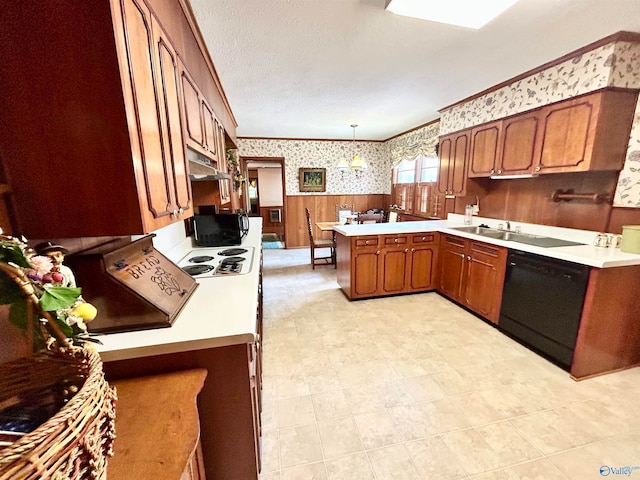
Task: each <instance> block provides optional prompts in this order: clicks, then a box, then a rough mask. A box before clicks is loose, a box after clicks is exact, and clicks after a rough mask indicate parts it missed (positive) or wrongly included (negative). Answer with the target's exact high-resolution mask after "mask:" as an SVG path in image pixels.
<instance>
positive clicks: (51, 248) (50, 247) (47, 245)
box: [34, 242, 69, 255]
mask: <svg viewBox="0 0 640 480" xmlns="http://www.w3.org/2000/svg"><path fill="white" fill-rule="evenodd" d="M34 249H35V251H36V252H37V253H38V255H46V254H47V253H51V252H61V253H62V254H63V255H66V254H67V253H69V250H67V249H66V248H64V247H63V246H62V245H56V244H55V243H53V242H42V243H39V244H38V245H36V246H35V247H34Z"/></svg>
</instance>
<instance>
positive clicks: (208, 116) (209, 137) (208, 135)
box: [201, 100, 219, 168]
mask: <svg viewBox="0 0 640 480" xmlns="http://www.w3.org/2000/svg"><path fill="white" fill-rule="evenodd" d="M201 106H202V130H203V131H204V148H205V150H207V152H208V155H207V156H208V157H210V158H211V161H212V162H213V167H214V168H219V157H218V140H217V135H218V129H217V128H216V121H215V116H214V115H213V110H211V107H209V104H208V103H207V102H205V101H204V100H202V101H201Z"/></svg>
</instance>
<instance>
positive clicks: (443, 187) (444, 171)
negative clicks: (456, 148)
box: [438, 136, 453, 195]
mask: <svg viewBox="0 0 640 480" xmlns="http://www.w3.org/2000/svg"><path fill="white" fill-rule="evenodd" d="M452 153H453V138H452V137H451V136H447V137H442V138H441V139H440V142H439V147H438V154H439V156H440V171H439V172H438V193H441V194H442V195H449V171H450V168H449V166H450V163H451V161H452V158H451V155H452Z"/></svg>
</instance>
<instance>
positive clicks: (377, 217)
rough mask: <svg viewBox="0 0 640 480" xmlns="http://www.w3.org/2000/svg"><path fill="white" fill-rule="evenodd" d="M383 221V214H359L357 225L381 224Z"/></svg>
mask: <svg viewBox="0 0 640 480" xmlns="http://www.w3.org/2000/svg"><path fill="white" fill-rule="evenodd" d="M383 220H384V212H379V213H369V212H367V213H359V214H358V220H357V221H358V223H382V222H383Z"/></svg>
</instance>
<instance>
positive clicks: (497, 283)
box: [438, 235, 507, 324]
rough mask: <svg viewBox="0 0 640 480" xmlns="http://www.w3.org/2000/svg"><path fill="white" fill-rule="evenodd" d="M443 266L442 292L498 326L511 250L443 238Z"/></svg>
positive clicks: (460, 239)
mask: <svg viewBox="0 0 640 480" xmlns="http://www.w3.org/2000/svg"><path fill="white" fill-rule="evenodd" d="M439 262H440V263H439V265H440V272H439V273H440V281H439V285H438V291H439V292H441V293H442V294H444V295H446V296H447V297H449V298H451V299H452V300H455V301H456V302H458V303H460V304H462V305H463V306H465V307H467V308H469V309H470V310H473V311H474V312H476V313H477V314H478V315H481V316H483V317H484V318H486V319H487V320H489V321H491V322H493V323H496V324H497V323H498V317H499V315H500V304H501V302H502V284H503V283H504V274H505V269H506V264H507V249H506V248H503V247H497V246H495V245H490V244H487V243H483V242H476V241H474V240H467V239H465V238H461V237H456V236H453V235H442V236H441V239H440V259H439Z"/></svg>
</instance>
